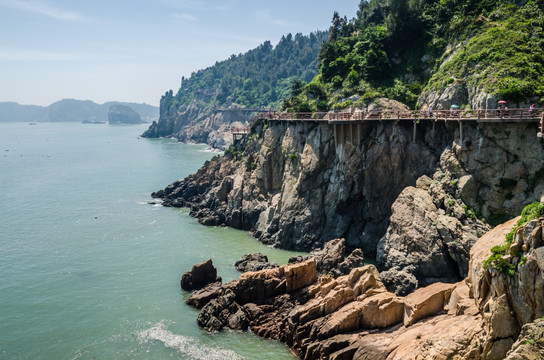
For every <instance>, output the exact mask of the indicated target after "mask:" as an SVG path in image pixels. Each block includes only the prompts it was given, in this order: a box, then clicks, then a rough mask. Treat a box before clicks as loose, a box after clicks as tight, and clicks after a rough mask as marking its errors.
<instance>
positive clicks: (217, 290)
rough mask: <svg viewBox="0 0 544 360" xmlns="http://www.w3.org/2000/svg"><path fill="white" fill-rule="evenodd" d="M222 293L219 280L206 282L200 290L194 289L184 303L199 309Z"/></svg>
mask: <svg viewBox="0 0 544 360" xmlns="http://www.w3.org/2000/svg"><path fill="white" fill-rule="evenodd" d="M222 294H223V287H222V284H221V282H216V283H212V284H208V285H206V286H204V287H203V288H202V289H200V290H196V291H194V292H193V293H192V294H191V296H189V298H188V299H187V300H186V301H185V303H186V304H188V305H191V306H194V307H195V308H197V309H201V308H202V307H203V306H204V305H206V304H207V303H209V302H210V301H211V300H213V299H216V298H218V297H219V296H221V295H222Z"/></svg>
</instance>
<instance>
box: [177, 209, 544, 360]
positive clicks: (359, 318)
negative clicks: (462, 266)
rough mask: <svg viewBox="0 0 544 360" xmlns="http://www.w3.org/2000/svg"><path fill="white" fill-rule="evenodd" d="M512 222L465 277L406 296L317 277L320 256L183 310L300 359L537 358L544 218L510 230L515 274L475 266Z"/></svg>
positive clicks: (489, 236) (493, 237)
mask: <svg viewBox="0 0 544 360" xmlns="http://www.w3.org/2000/svg"><path fill="white" fill-rule="evenodd" d="M516 220H517V219H514V220H512V221H510V222H508V223H506V224H503V225H501V226H498V227H496V228H495V229H494V230H492V231H490V232H488V233H486V234H485V235H484V236H483V237H481V238H480V239H479V240H478V241H477V242H476V244H475V245H474V247H473V248H472V250H471V252H470V255H471V261H470V275H469V276H468V277H467V278H465V279H464V280H462V281H460V282H458V283H455V284H447V283H435V284H432V285H429V286H427V287H422V288H419V289H418V290H416V291H415V292H413V293H411V294H410V295H408V296H397V295H395V294H393V293H391V292H389V291H387V289H386V288H385V286H384V284H383V283H382V281H381V279H380V275H379V274H378V271H377V269H376V268H375V267H374V266H373V265H366V266H363V267H354V268H352V269H351V271H349V273H348V274H347V275H341V276H338V277H336V278H334V277H333V276H331V275H323V276H320V277H318V274H317V272H318V263H319V261H320V260H316V259H319V256H318V257H316V258H310V259H308V260H306V261H304V262H301V263H295V264H290V265H284V266H281V267H279V268H274V269H267V270H261V271H256V272H246V273H244V274H242V276H241V277H240V279H239V280H236V281H233V282H231V283H228V284H225V285H223V286H221V285H218V284H214V285H211V286H210V288H208V289H206V288H205V289H204V290H202V291H201V292H197V293H195V294H193V295H192V296H191V298H190V299H189V300H188V302H189V303H193V304H199V307H202V309H201V312H200V314H199V316H198V323H199V325H201V326H203V327H205V328H206V329H208V330H214V331H217V330H220V329H221V328H223V327H228V328H232V329H236V330H245V329H247V328H248V327H250V328H251V329H252V331H253V332H254V333H256V334H257V335H259V336H263V337H266V338H272V339H277V340H281V341H283V342H285V343H286V344H287V345H288V346H289V347H290V348H291V350H292V351H293V352H294V353H295V354H297V355H298V356H299V357H300V358H302V359H344V360H345V359H369V360H370V359H372V360H375V359H388V360H393V359H474V360H476V359H486V360H495V359H497V360H499V359H505V358H506V359H510V360H514V359H541V358H542V357H543V356H544V345H543V339H544V323H543V321H542V319H541V317H542V316H543V315H544V307H543V305H542V304H544V302H543V300H544V299H542V297H543V296H544V292H543V291H542V289H543V285H544V257H543V255H544V251H543V250H544V246H543V245H544V239H543V236H542V235H543V229H542V227H543V226H544V218H540V219H537V220H533V221H531V222H529V223H528V224H527V225H525V226H522V227H520V228H518V230H517V231H516V233H515V236H514V243H513V244H514V245H515V246H517V247H516V249H517V248H519V249H522V250H521V251H520V252H519V253H517V255H515V256H513V257H512V259H511V260H509V261H512V262H515V261H516V259H515V257H516V256H517V263H516V264H517V267H516V271H515V272H514V273H513V274H506V273H503V272H500V271H496V270H494V269H492V268H490V267H485V268H484V267H483V266H482V263H483V262H484V259H486V258H487V257H488V256H489V255H490V249H491V248H492V247H493V246H495V245H497V244H502V243H504V241H505V234H506V233H508V232H509V231H510V230H511V229H512V227H513V225H514V224H515V221H516ZM334 244H335V246H332V247H330V248H331V249H332V248H334V247H337V246H338V244H339V242H338V241H335V243H334ZM521 258H524V259H525V260H523V261H520V259H521ZM203 296H204V297H205V301H204V302H200V301H195V299H203Z"/></svg>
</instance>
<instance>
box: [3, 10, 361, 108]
mask: <svg viewBox="0 0 544 360" xmlns="http://www.w3.org/2000/svg"><path fill="white" fill-rule="evenodd" d="M358 4H359V1H358V0H311V1H308V0H307V1H300V0H268V1H262V0H223V1H218V0H217V1H212V0H130V1H128V0H92V1H91V0H75V1H74V0H0V34H1V35H0V102H4V101H14V102H18V103H20V104H32V105H42V106H47V105H50V104H51V103H53V102H56V101H59V100H61V99H66V98H70V99H79V100H92V101H94V102H96V103H99V104H102V103H104V102H107V101H126V102H137V103H147V104H150V105H156V106H158V105H159V101H160V98H161V96H162V95H163V94H164V93H165V92H166V91H168V90H170V89H172V90H174V92H176V91H177V90H178V89H179V87H180V81H181V77H182V76H185V77H189V76H190V75H191V73H192V72H195V71H197V70H199V69H204V68H206V67H209V66H212V65H213V64H214V63H215V62H216V61H221V60H225V59H227V58H228V57H229V56H230V55H232V54H240V53H244V52H246V51H248V50H250V49H253V48H255V47H257V46H259V45H260V44H262V43H263V42H265V41H266V40H270V41H271V42H272V44H274V45H275V44H276V43H277V42H278V41H279V40H280V38H281V37H282V35H287V34H289V33H291V34H293V35H295V34H297V33H302V34H304V35H307V34H309V33H310V32H312V31H316V30H326V29H328V28H329V27H330V24H331V19H332V15H333V13H334V11H338V13H339V14H340V15H341V16H347V18H348V19H351V18H353V17H355V16H356V12H357V9H358Z"/></svg>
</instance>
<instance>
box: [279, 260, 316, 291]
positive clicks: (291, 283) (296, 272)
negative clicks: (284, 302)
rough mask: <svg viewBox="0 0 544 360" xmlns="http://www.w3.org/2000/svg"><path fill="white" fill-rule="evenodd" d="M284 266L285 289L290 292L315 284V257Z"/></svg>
mask: <svg viewBox="0 0 544 360" xmlns="http://www.w3.org/2000/svg"><path fill="white" fill-rule="evenodd" d="M283 268H284V276H285V290H286V291H287V292H288V293H291V292H293V291H295V290H298V289H301V288H303V287H305V286H308V285H310V284H313V283H314V282H316V280H317V272H316V262H315V259H309V260H306V261H304V262H302V263H298V264H290V265H284V266H283Z"/></svg>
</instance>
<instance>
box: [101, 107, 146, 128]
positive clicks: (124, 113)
mask: <svg viewBox="0 0 544 360" xmlns="http://www.w3.org/2000/svg"><path fill="white" fill-rule="evenodd" d="M108 121H109V123H110V125H116V124H145V123H146V122H145V121H143V120H142V117H141V116H140V114H138V113H137V112H136V111H134V110H133V109H132V108H131V107H130V106H126V105H112V106H110V109H109V111H108Z"/></svg>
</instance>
